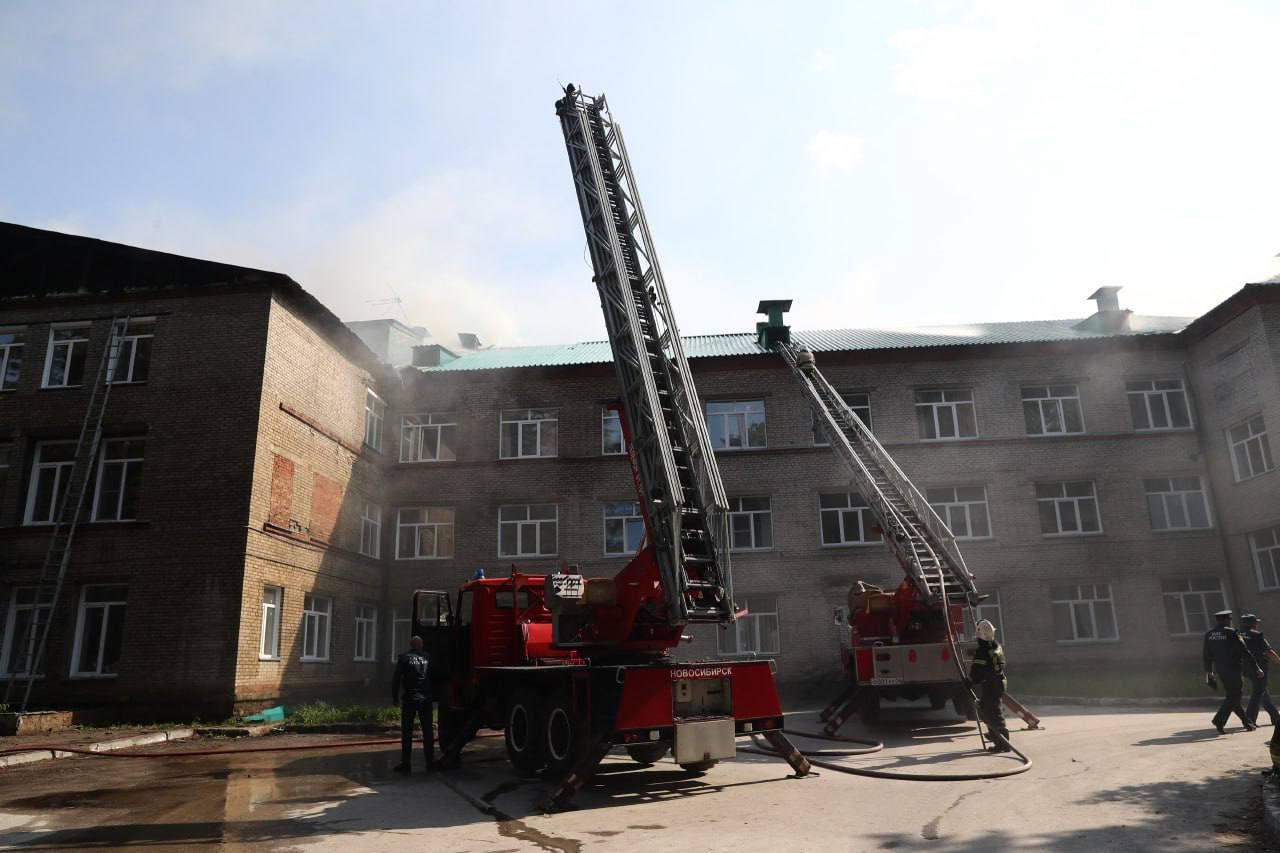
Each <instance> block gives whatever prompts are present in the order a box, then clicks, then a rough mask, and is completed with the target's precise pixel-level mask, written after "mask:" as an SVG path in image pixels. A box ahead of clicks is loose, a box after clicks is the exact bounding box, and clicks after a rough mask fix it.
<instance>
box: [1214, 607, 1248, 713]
mask: <svg viewBox="0 0 1280 853" xmlns="http://www.w3.org/2000/svg"><path fill="white" fill-rule="evenodd" d="M1213 617H1214V618H1215V619H1217V620H1218V624H1217V625H1215V626H1214V627H1212V628H1210V629H1209V630H1208V631H1206V632H1205V635H1204V655H1203V657H1204V683H1205V684H1207V685H1209V686H1210V687H1217V686H1218V681H1219V680H1221V681H1222V689H1223V691H1224V692H1225V693H1226V695H1225V696H1224V697H1223V699H1222V705H1221V706H1219V707H1218V713H1216V714H1214V715H1213V727H1214V728H1215V729H1217V730H1218V734H1220V735H1221V734H1226V729H1225V728H1223V727H1224V726H1226V724H1227V720H1228V719H1230V717H1231V715H1232V714H1235V715H1236V716H1237V717H1239V718H1240V722H1241V723H1243V724H1244V729H1245V731H1248V732H1251V731H1253V730H1254V729H1256V728H1257V726H1255V725H1254V724H1253V723H1251V722H1249V718H1248V717H1246V716H1245V713H1244V708H1241V707H1240V697H1241V696H1242V695H1243V694H1244V683H1243V682H1242V681H1241V672H1242V668H1241V664H1242V663H1243V658H1245V657H1247V656H1248V651H1247V650H1246V649H1245V646H1244V642H1243V641H1242V640H1241V639H1240V635H1239V634H1237V633H1236V629H1235V628H1232V627H1231V611H1230V610H1219V611H1218V612H1217V613H1215V614H1213ZM1249 669H1250V671H1251V672H1252V671H1254V669H1255V667H1254V666H1253V665H1252V663H1251V664H1250V666H1249Z"/></svg>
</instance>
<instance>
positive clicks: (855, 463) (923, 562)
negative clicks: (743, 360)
mask: <svg viewBox="0 0 1280 853" xmlns="http://www.w3.org/2000/svg"><path fill="white" fill-rule="evenodd" d="M773 348H774V349H775V350H777V351H778V352H779V353H780V354H781V355H782V358H783V360H784V361H786V363H787V365H788V366H789V367H790V368H791V373H792V374H793V375H794V376H795V378H796V381H797V382H799V384H800V386H801V387H802V388H803V389H804V391H805V396H806V398H807V399H808V401H809V406H810V408H812V409H813V416H814V418H815V420H816V422H817V423H818V424H819V425H820V426H821V428H822V431H823V433H825V434H826V436H827V440H828V441H829V442H830V443H831V448H832V450H833V451H834V452H835V453H836V455H837V456H839V457H840V459H841V461H843V462H844V464H845V467H846V468H847V469H848V470H849V473H850V474H851V475H852V477H853V482H854V484H855V486H856V488H857V490H858V493H859V494H861V495H862V497H863V499H864V500H866V502H867V503H868V505H869V506H870V507H871V511H872V513H874V514H875V517H876V519H877V521H879V522H880V527H881V529H882V530H883V531H884V541H885V544H887V545H888V546H889V549H890V550H891V551H892V552H893V554H894V556H895V557H897V559H898V563H899V564H900V565H901V566H902V569H903V571H904V572H906V574H907V576H908V577H909V578H910V579H911V581H912V583H913V584H914V585H915V587H916V589H917V591H919V593H920V594H921V596H922V597H923V598H924V600H925V601H926V602H928V603H929V604H931V605H934V606H942V604H943V601H942V599H943V597H944V595H945V597H946V598H947V599H949V600H951V601H952V602H955V601H961V600H962V601H965V602H967V603H968V604H970V605H974V604H977V602H978V589H977V586H976V585H975V583H974V579H973V575H972V574H971V573H970V572H969V569H968V568H967V567H966V566H965V564H964V558H963V557H961V556H960V549H959V548H957V547H956V540H955V536H954V535H952V533H951V530H950V529H949V528H948V527H947V525H946V524H945V523H944V522H943V520H942V519H941V518H939V517H938V514H937V513H936V512H935V511H934V510H933V507H931V506H930V505H929V502H928V501H927V500H925V497H924V495H922V494H920V491H919V490H918V489H917V488H916V487H915V485H914V484H913V483H912V482H911V480H909V479H908V478H907V475H906V474H904V473H902V469H900V468H899V467H898V465H897V463H895V462H894V461H893V458H892V457H890V456H889V454H888V452H887V451H885V449H884V447H882V446H881V444H880V442H879V441H878V440H876V437H875V436H874V435H872V434H871V430H869V429H867V426H866V424H864V423H863V422H862V420H861V419H860V418H859V417H858V416H857V415H856V414H854V412H853V410H852V409H850V408H849V406H848V405H846V404H845V402H844V400H843V398H841V396H840V394H839V393H838V392H837V391H836V390H835V389H834V388H832V387H831V383H829V382H828V381H827V380H826V377H824V376H823V375H822V373H821V372H819V371H818V369H817V366H816V365H815V364H814V359H813V354H812V353H810V352H808V351H804V350H801V349H799V348H797V347H796V346H795V344H793V343H791V342H789V341H777V342H775V343H774V344H773ZM944 590H945V593H944Z"/></svg>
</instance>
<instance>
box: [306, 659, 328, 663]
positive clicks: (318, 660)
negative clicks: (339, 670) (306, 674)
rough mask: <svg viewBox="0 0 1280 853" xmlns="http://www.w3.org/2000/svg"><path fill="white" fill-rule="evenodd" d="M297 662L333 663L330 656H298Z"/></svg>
mask: <svg viewBox="0 0 1280 853" xmlns="http://www.w3.org/2000/svg"><path fill="white" fill-rule="evenodd" d="M298 663H333V659H332V658H298Z"/></svg>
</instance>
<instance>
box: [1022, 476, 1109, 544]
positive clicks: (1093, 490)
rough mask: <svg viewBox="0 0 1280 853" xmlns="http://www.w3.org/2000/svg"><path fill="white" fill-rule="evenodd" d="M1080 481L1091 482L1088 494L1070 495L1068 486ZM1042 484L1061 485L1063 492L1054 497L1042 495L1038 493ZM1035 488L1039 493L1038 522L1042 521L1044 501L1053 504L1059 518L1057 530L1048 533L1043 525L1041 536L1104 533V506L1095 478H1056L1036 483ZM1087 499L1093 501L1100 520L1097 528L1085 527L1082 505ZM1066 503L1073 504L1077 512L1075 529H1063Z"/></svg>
mask: <svg viewBox="0 0 1280 853" xmlns="http://www.w3.org/2000/svg"><path fill="white" fill-rule="evenodd" d="M1080 483H1088V484H1089V494H1087V495H1068V494H1067V487H1068V486H1072V485H1078V484H1080ZM1041 486H1060V487H1061V491H1062V494H1061V495H1057V496H1054V497H1040V495H1039V494H1038V491H1039V489H1040V487H1041ZM1035 488H1036V490H1037V495H1036V504H1037V507H1036V508H1037V523H1039V521H1040V519H1039V505H1040V504H1043V503H1052V504H1053V507H1054V517H1055V518H1056V519H1057V528H1058V529H1057V531H1056V532H1054V533H1047V532H1045V531H1044V529H1043V527H1042V529H1041V531H1040V535H1041V536H1100V535H1102V533H1103V526H1102V506H1101V504H1100V502H1099V501H1098V484H1097V483H1096V482H1095V481H1093V480H1055V481H1053V482H1047V483H1036V484H1035ZM1085 501H1093V515H1094V518H1096V519H1097V520H1098V529H1097V530H1085V529H1084V521H1083V519H1084V516H1083V514H1081V512H1080V506H1081V504H1082V502H1085ZM1065 504H1071V505H1072V508H1073V512H1074V513H1075V517H1076V529H1075V530H1064V529H1063V524H1062V522H1063V509H1062V508H1063V506H1064V505H1065Z"/></svg>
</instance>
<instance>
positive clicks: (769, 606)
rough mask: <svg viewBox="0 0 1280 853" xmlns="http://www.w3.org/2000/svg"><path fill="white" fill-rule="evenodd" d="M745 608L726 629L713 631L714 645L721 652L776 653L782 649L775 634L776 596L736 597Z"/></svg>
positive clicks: (735, 653)
mask: <svg viewBox="0 0 1280 853" xmlns="http://www.w3.org/2000/svg"><path fill="white" fill-rule="evenodd" d="M738 605H739V606H740V607H743V608H745V609H746V611H747V614H746V615H745V616H739V617H738V618H737V620H735V621H734V623H733V627H732V628H731V629H729V630H728V631H717V632H716V637H717V640H716V642H717V645H718V646H719V649H720V654H722V655H776V654H778V653H779V652H780V651H781V650H782V644H781V641H780V638H779V636H778V597H777V596H776V595H753V596H751V597H750V598H747V599H739V600H738Z"/></svg>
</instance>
